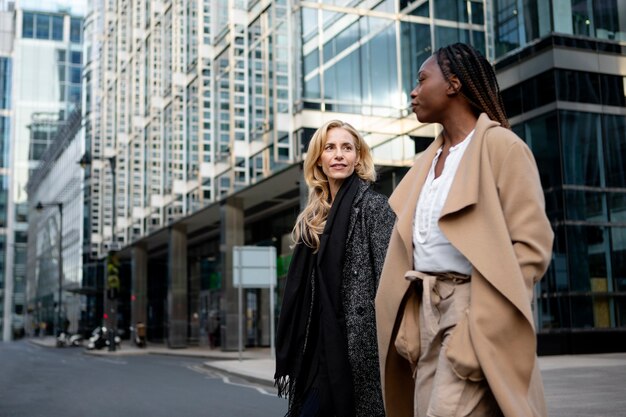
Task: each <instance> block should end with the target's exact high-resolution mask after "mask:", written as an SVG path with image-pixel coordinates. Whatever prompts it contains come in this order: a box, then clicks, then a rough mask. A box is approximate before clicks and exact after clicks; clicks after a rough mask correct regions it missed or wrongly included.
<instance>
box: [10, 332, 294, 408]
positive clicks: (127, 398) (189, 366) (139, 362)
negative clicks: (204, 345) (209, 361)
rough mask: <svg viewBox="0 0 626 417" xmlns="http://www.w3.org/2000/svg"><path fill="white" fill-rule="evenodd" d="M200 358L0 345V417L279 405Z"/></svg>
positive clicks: (266, 392) (268, 392)
mask: <svg viewBox="0 0 626 417" xmlns="http://www.w3.org/2000/svg"><path fill="white" fill-rule="evenodd" d="M203 361H206V359H204V360H203V359H199V358H189V357H172V356H159V355H130V356H118V357H99V356H91V355H85V354H83V353H82V349H80V348H66V349H50V348H45V347H40V346H35V345H33V344H30V343H28V342H24V341H20V342H13V343H0V417H57V416H59V417H61V416H63V417H74V416H75V417H85V416H88V417H104V416H107V417H108V416H151V417H161V416H162V417H172V416H186V417H195V416H207V417H221V416H225V417H239V416H240V417H275V416H282V415H284V414H285V412H286V407H287V402H286V401H285V400H282V399H278V398H276V395H275V391H273V390H272V389H270V388H268V387H267V386H260V385H254V384H251V383H249V382H245V381H244V380H242V379H237V378H235V377H232V376H231V377H227V376H225V374H220V373H219V372H216V371H211V370H209V369H207V368H206V367H204V366H203Z"/></svg>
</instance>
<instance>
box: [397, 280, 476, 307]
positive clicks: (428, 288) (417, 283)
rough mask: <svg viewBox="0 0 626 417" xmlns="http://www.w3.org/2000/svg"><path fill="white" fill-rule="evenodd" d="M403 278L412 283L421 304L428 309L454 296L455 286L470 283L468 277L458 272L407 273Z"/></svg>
mask: <svg viewBox="0 0 626 417" xmlns="http://www.w3.org/2000/svg"><path fill="white" fill-rule="evenodd" d="M404 278H405V279H407V280H409V281H412V283H413V284H412V285H413V288H414V290H415V291H416V292H417V293H418V294H419V296H420V297H421V298H422V303H424V304H425V305H427V306H428V307H429V308H430V307H431V306H435V307H436V306H437V305H439V303H440V302H441V300H445V299H447V298H448V297H450V296H451V295H452V294H454V289H455V287H456V286H458V285H462V284H467V283H469V282H470V275H463V274H459V273H458V272H421V271H407V272H406V273H405V274H404Z"/></svg>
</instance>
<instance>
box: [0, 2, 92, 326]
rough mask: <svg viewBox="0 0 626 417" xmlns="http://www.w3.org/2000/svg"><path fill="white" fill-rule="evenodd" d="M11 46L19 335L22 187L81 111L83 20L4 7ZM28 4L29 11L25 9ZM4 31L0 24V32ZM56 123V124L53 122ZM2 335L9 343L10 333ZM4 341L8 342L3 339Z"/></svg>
mask: <svg viewBox="0 0 626 417" xmlns="http://www.w3.org/2000/svg"><path fill="white" fill-rule="evenodd" d="M9 5H10V6H11V8H12V9H11V10H7V13H8V14H9V15H10V22H11V25H9V26H8V27H10V28H11V36H12V41H11V45H10V51H11V53H10V57H11V68H12V71H11V82H10V84H11V105H10V113H11V114H10V144H11V147H10V150H9V161H10V162H9V165H8V166H9V167H10V168H9V170H8V171H7V172H8V176H7V181H6V183H7V185H6V187H7V194H8V198H7V203H6V207H7V209H6V210H7V214H6V226H5V227H6V229H5V230H6V251H5V258H4V260H5V262H4V268H3V273H4V279H5V285H4V287H5V288H7V289H8V288H10V289H11V290H10V291H9V290H7V291H5V306H4V307H5V308H4V311H5V312H7V313H6V314H5V323H7V320H9V319H8V316H9V315H11V317H12V321H13V323H14V324H13V327H14V330H13V332H11V333H14V334H15V335H20V334H22V333H23V332H24V328H25V326H26V325H27V324H30V323H25V322H24V317H25V315H26V312H27V310H28V309H29V308H32V306H29V305H28V303H29V302H30V300H27V299H26V285H27V282H26V263H27V239H28V238H27V236H28V195H27V192H26V184H27V182H28V178H29V175H30V174H31V173H32V172H33V171H34V170H35V169H36V167H37V165H38V163H39V157H41V156H42V155H43V153H44V150H45V148H46V146H47V145H48V144H49V142H50V140H51V138H52V137H53V136H54V134H55V130H56V127H57V125H58V123H57V121H58V120H65V119H66V118H67V117H68V115H69V113H70V112H71V111H72V110H73V109H74V108H75V107H77V106H78V107H80V103H81V98H82V94H81V82H82V80H81V75H82V74H81V67H82V18H81V17H80V16H75V15H72V14H71V8H68V7H61V8H57V6H56V4H53V3H52V2H51V3H41V2H31V3H29V2H21V3H19V4H17V5H14V4H13V3H12V2H9ZM30 5H32V8H30ZM6 27H7V26H5V25H3V26H2V28H3V30H4V29H5V28H6ZM55 119H56V120H55ZM11 333H9V334H7V333H5V336H8V338H10V337H12V336H13V334H11ZM5 339H7V337H5Z"/></svg>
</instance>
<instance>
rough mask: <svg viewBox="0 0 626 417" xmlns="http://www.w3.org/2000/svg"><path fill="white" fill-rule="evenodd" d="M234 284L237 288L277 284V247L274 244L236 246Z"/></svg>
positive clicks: (234, 251)
mask: <svg viewBox="0 0 626 417" xmlns="http://www.w3.org/2000/svg"><path fill="white" fill-rule="evenodd" d="M233 285H234V286H235V288H239V286H243V288H269V287H270V286H276V248H275V247H273V246H234V247H233Z"/></svg>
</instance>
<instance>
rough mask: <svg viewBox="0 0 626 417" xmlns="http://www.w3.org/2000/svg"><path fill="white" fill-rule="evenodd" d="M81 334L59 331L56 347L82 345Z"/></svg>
mask: <svg viewBox="0 0 626 417" xmlns="http://www.w3.org/2000/svg"><path fill="white" fill-rule="evenodd" d="M82 345H83V336H82V335H80V334H69V333H65V332H61V333H59V335H58V336H57V347H66V346H82Z"/></svg>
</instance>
